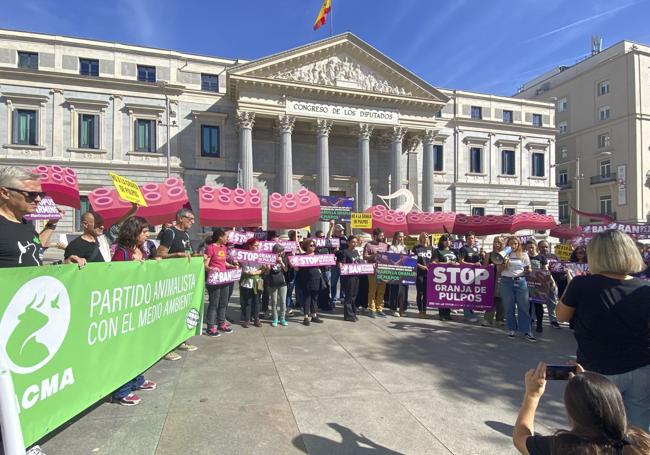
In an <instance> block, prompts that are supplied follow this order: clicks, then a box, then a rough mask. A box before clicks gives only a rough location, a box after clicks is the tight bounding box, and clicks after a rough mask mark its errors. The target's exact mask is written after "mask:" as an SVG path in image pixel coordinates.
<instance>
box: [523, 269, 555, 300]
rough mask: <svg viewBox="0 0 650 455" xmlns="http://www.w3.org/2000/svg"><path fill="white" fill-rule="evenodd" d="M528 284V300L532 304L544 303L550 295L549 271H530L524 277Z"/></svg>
mask: <svg viewBox="0 0 650 455" xmlns="http://www.w3.org/2000/svg"><path fill="white" fill-rule="evenodd" d="M526 282H527V283H528V300H530V301H531V302H533V303H546V301H547V300H548V297H549V295H550V294H551V272H550V271H549V270H543V269H537V270H532V271H531V272H530V273H529V274H528V275H527V276H526Z"/></svg>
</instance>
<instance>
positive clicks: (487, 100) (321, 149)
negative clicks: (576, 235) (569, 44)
mask: <svg viewBox="0 0 650 455" xmlns="http://www.w3.org/2000/svg"><path fill="white" fill-rule="evenodd" d="M440 71H445V68H440ZM432 82H433V83H435V81H432ZM554 115H555V114H554V105H553V104H552V103H546V102H539V101H529V100H524V99H515V98H508V97H501V96H493V95H489V94H482V93H472V92H466V91H462V90H454V89H441V88H436V87H434V86H432V85H431V84H430V83H429V82H426V81H424V80H423V79H421V78H419V77H418V76H417V75H415V74H413V73H412V72H410V71H409V70H408V69H406V68H404V67H402V66H400V65H399V64H398V63H396V62H395V61H393V60H391V58H390V57H389V56H386V55H384V54H382V53H381V52H379V51H378V50H377V49H375V48H373V47H372V46H371V45H369V44H368V43H366V42H365V41H363V40H361V39H360V38H358V37H357V36H355V35H353V34H351V33H343V34H340V35H336V36H333V37H330V38H326V39H323V40H320V41H316V42H313V43H309V44H306V45H304V46H300V47H297V48H295V49H290V50H287V51H284V52H280V53H277V54H274V55H270V56H267V57H263V58H259V59H256V60H250V61H248V60H232V59H225V58H220V57H213V56H203V55H194V54H187V53H183V52H177V51H174V50H163V49H155V48H148V47H141V46H132V45H127V44H119V43H109V42H103V41H96V40H89V39H79V38H72V37H63V36H54V35H46V34H41V33H31V32H16V31H10V30H0V162H1V163H2V165H20V166H25V167H36V166H37V165H40V164H45V165H51V164H59V165H64V166H69V167H72V168H74V169H75V170H76V171H77V173H78V176H79V188H80V191H81V194H82V210H81V211H79V210H76V211H75V210H73V211H68V213H67V214H66V217H65V220H64V222H62V223H61V224H62V227H61V228H60V230H61V231H64V232H78V231H79V230H80V219H79V218H80V213H81V212H82V211H83V210H84V209H86V208H87V206H88V200H87V194H88V193H89V192H90V191H91V190H92V189H94V188H96V187H98V186H110V185H111V180H110V177H109V176H108V173H109V172H116V173H118V174H120V175H123V176H125V177H128V178H131V179H133V180H135V181H137V182H138V183H140V184H142V183H147V182H161V181H164V180H165V178H166V177H167V176H168V175H172V176H180V177H181V178H182V179H183V180H184V182H185V185H186V187H187V190H188V194H189V197H190V202H191V204H192V206H193V207H198V203H197V189H198V188H199V187H201V186H203V185H211V186H221V185H223V186H227V187H230V188H234V187H236V186H240V187H243V188H245V189H249V188H251V187H257V188H258V189H260V191H261V193H262V195H263V197H264V198H266V197H268V195H269V194H270V193H272V192H279V193H287V192H291V191H296V190H298V189H299V188H300V187H306V188H307V189H310V190H312V191H314V192H316V193H317V194H330V195H344V196H352V197H354V198H355V201H356V206H357V209H358V210H363V209H365V208H367V207H368V206H370V205H374V204H378V203H380V201H379V198H378V195H387V194H390V193H393V192H394V191H396V190H397V189H399V188H407V189H409V190H410V191H411V192H412V193H413V195H414V196H415V202H416V205H417V207H419V208H420V209H421V210H423V211H434V210H443V211H455V212H458V213H467V214H477V215H483V214H485V215H488V214H503V213H518V212H530V211H537V212H539V213H547V214H550V215H554V216H555V217H557V215H558V214H557V210H558V206H557V205H558V202H557V194H558V190H557V187H556V185H555V177H554V169H553V164H554V156H555V134H556V130H555V119H554ZM265 202H266V201H264V204H263V205H264V206H266V203H265Z"/></svg>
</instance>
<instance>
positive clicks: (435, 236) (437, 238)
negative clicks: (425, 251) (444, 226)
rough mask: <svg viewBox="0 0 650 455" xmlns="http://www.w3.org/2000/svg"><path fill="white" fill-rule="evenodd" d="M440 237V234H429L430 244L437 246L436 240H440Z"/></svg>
mask: <svg viewBox="0 0 650 455" xmlns="http://www.w3.org/2000/svg"><path fill="white" fill-rule="evenodd" d="M440 237H442V234H432V235H431V246H432V247H434V248H437V247H438V242H440Z"/></svg>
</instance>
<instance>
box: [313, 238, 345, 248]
mask: <svg viewBox="0 0 650 455" xmlns="http://www.w3.org/2000/svg"><path fill="white" fill-rule="evenodd" d="M312 240H313V241H314V243H315V244H316V248H340V247H341V241H340V240H339V239H338V238H336V237H332V238H329V239H328V238H325V237H315V238H313V239H312Z"/></svg>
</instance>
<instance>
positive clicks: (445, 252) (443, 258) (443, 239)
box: [434, 234, 458, 321]
mask: <svg viewBox="0 0 650 455" xmlns="http://www.w3.org/2000/svg"><path fill="white" fill-rule="evenodd" d="M434 262H439V263H441V264H458V253H457V252H456V250H452V249H451V239H450V238H449V234H443V235H441V236H440V240H438V249H437V250H436V254H435V261H434ZM438 315H439V317H440V320H441V321H452V318H451V309H450V308H438Z"/></svg>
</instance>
